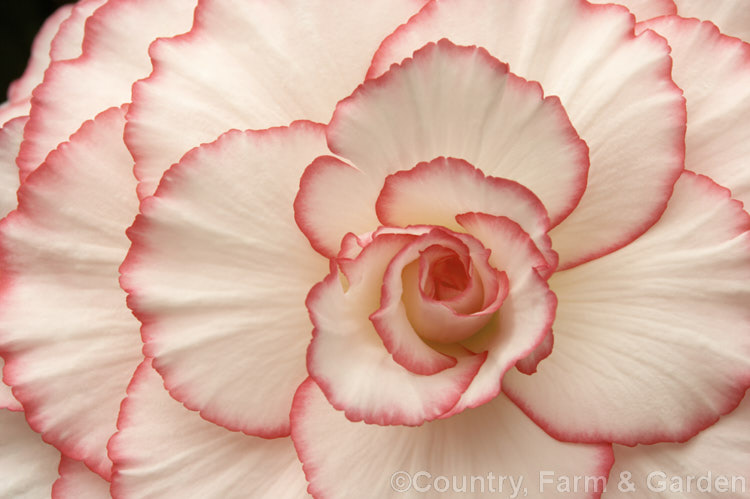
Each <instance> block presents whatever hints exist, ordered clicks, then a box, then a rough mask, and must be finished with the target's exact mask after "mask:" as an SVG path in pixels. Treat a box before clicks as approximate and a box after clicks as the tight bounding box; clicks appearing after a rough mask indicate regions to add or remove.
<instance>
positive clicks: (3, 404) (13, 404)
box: [0, 357, 23, 411]
mask: <svg viewBox="0 0 750 499" xmlns="http://www.w3.org/2000/svg"><path fill="white" fill-rule="evenodd" d="M4 366H5V361H4V360H3V359H2V357H0V374H2V369H3V367H4ZM0 409H8V410H11V411H23V407H21V403H20V402H18V400H16V398H15V397H14V396H13V392H11V389H10V387H9V386H8V385H6V384H5V383H3V382H2V376H0Z"/></svg>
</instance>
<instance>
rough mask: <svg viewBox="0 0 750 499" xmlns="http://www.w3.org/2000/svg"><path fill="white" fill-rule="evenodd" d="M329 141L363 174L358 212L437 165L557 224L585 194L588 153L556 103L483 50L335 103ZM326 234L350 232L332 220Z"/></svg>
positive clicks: (446, 45) (434, 47)
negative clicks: (512, 191) (531, 205)
mask: <svg viewBox="0 0 750 499" xmlns="http://www.w3.org/2000/svg"><path fill="white" fill-rule="evenodd" d="M327 136H328V144H329V147H330V148H331V150H332V151H333V152H335V153H336V154H338V155H340V156H343V157H345V158H346V159H347V160H349V161H350V162H351V164H352V165H354V166H355V167H356V168H357V169H358V170H359V171H360V172H361V173H362V175H360V176H359V177H358V178H356V179H351V180H350V182H351V181H354V180H356V181H358V182H357V185H356V187H357V189H356V190H357V192H358V194H359V202H358V203H357V205H355V207H353V208H352V209H355V210H358V211H360V210H365V209H373V208H374V206H375V201H376V199H377V196H378V194H379V192H380V188H381V187H382V185H383V180H384V179H385V177H386V176H388V175H390V174H393V173H396V172H397V171H399V170H409V169H411V168H412V167H414V166H415V165H417V164H418V163H421V162H426V161H431V160H433V159H435V158H436V157H439V156H448V157H453V158H457V159H463V160H466V161H468V162H469V163H471V164H472V165H473V166H474V167H476V168H478V169H479V170H481V171H482V172H484V173H485V174H487V175H493V176H496V177H502V178H506V179H510V180H513V181H517V182H519V183H520V184H522V185H524V186H525V187H526V188H528V189H529V190H530V191H532V192H533V193H534V194H535V195H536V196H537V197H539V199H540V200H541V201H542V203H543V204H544V206H545V207H546V209H547V211H548V212H549V216H550V218H551V219H552V223H553V224H555V223H558V222H560V220H562V219H563V218H565V217H566V216H567V215H568V214H569V213H570V212H571V210H573V208H574V207H575V206H576V204H577V203H578V200H579V199H580V197H581V195H582V194H583V191H584V189H585V187H586V174H587V170H588V149H587V147H586V144H585V143H584V142H583V141H581V140H580V139H579V137H578V135H577V134H576V132H575V130H574V129H573V127H572V126H571V125H570V122H569V121H568V118H567V115H566V114H565V111H564V110H563V108H562V106H561V105H560V102H559V100H558V99H557V98H556V97H547V98H544V96H543V93H542V90H541V88H540V87H539V85H538V84H536V83H532V82H527V81H525V80H523V79H521V78H518V77H516V76H514V75H512V74H510V73H509V72H508V67H507V65H505V64H502V63H501V62H499V61H498V60H497V59H494V58H493V57H491V56H490V55H489V54H487V52H486V51H484V50H483V49H480V48H476V47H458V46H456V45H453V44H452V43H451V42H449V41H448V40H442V41H440V42H439V43H437V44H429V45H427V46H426V47H424V48H422V49H420V50H418V51H417V52H416V53H415V54H414V56H413V58H412V59H408V60H406V61H404V62H403V63H401V65H399V66H394V67H392V68H391V69H390V70H389V71H388V72H387V73H386V74H385V75H383V76H382V77H380V78H377V79H374V80H369V81H366V82H365V83H364V84H363V85H362V86H360V87H359V88H358V89H357V90H356V91H355V92H354V93H353V94H352V95H351V96H350V97H348V98H346V99H344V100H343V101H341V102H340V103H339V104H338V106H337V108H336V112H335V113H334V115H333V118H332V120H331V123H330V125H329V127H328V130H327ZM429 194H430V193H426V195H429ZM434 194H437V193H434ZM337 195H338V196H340V195H341V194H336V193H333V192H332V193H330V194H329V196H337ZM437 202H438V201H436V200H434V201H433V202H432V203H431V206H430V207H432V206H434V205H435V204H437ZM360 206H362V208H360ZM487 208H490V207H489V206H488V207H487ZM502 214H504V213H502ZM453 223H455V222H453ZM328 225H329V229H328V230H329V231H331V230H334V229H338V230H339V231H342V232H343V233H345V232H346V231H348V230H354V229H353V228H348V229H347V228H346V227H339V224H338V222H337V221H336V220H331V221H330V222H329V223H328ZM303 229H304V227H303ZM343 233H342V234H341V235H342V236H343ZM338 239H339V240H340V237H339V238H338ZM337 242H338V241H337Z"/></svg>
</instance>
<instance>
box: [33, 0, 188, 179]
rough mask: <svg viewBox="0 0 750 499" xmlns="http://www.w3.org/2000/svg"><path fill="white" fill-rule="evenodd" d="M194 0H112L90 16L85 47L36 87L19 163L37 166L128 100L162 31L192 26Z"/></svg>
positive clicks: (169, 32) (172, 32)
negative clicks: (89, 122) (89, 123)
mask: <svg viewBox="0 0 750 499" xmlns="http://www.w3.org/2000/svg"><path fill="white" fill-rule="evenodd" d="M194 7H195V3H194V1H193V0H136V1H132V0H111V1H109V2H107V4H106V5H105V6H104V7H102V8H100V9H98V10H97V11H96V12H95V13H94V15H92V16H91V18H89V19H88V21H87V22H86V34H85V37H84V40H83V53H82V55H81V56H80V57H78V58H77V59H73V60H69V61H56V62H54V63H53V64H51V65H50V67H49V69H48V70H47V72H46V73H45V75H44V81H43V83H42V84H41V85H40V86H39V87H37V88H36V90H35V91H34V97H33V99H32V109H31V113H30V115H29V116H30V119H29V123H28V124H27V126H26V130H25V132H24V143H23V144H22V146H21V154H20V155H19V157H18V165H19V166H20V167H21V169H22V171H23V172H24V174H26V173H28V172H29V171H31V170H33V169H34V168H36V167H37V166H38V165H39V164H40V163H41V162H42V161H43V160H44V158H45V157H46V156H47V154H48V153H49V152H50V151H51V150H53V149H54V148H55V147H57V144H59V143H60V142H64V141H66V140H67V139H68V137H69V136H70V134H72V133H73V132H75V131H76V130H77V129H78V127H79V126H80V124H81V123H82V122H83V121H85V120H87V119H90V118H92V117H94V116H95V115H96V114H98V113H99V112H101V111H103V110H104V109H107V108H109V107H111V106H120V105H122V104H123V103H127V102H130V94H131V86H132V85H133V82H134V81H135V80H137V79H139V78H143V77H145V76H147V75H148V72H149V70H150V64H149V59H148V54H147V51H146V49H147V48H148V46H149V44H150V43H151V42H152V41H153V40H154V39H155V38H156V37H159V36H172V35H175V34H177V33H182V32H184V31H187V30H188V29H189V28H190V22H191V20H192V18H193V8H194Z"/></svg>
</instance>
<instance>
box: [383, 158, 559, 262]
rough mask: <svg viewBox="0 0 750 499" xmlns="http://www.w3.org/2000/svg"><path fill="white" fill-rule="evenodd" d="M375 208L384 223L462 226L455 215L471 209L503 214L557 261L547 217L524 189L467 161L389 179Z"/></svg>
mask: <svg viewBox="0 0 750 499" xmlns="http://www.w3.org/2000/svg"><path fill="white" fill-rule="evenodd" d="M375 210H376V212H377V214H378V218H379V219H380V221H381V222H382V223H383V224H384V225H390V226H401V227H406V226H407V225H416V224H425V225H438V226H442V227H446V228H448V229H451V230H462V229H461V228H460V225H459V224H458V222H456V215H459V214H461V213H468V212H477V213H487V214H489V215H497V216H505V217H508V218H510V219H511V220H513V221H514V222H516V223H517V224H519V225H520V226H521V228H522V229H523V230H524V231H525V232H526V233H528V234H529V236H530V237H531V238H532V240H533V241H534V242H535V243H536V245H537V247H538V248H539V250H540V251H541V252H542V253H544V255H545V259H546V260H547V261H548V262H549V266H550V270H553V269H554V267H555V266H556V265H557V254H556V253H555V252H554V251H553V250H552V248H551V246H550V244H551V243H550V239H549V237H548V236H547V231H548V230H549V228H550V221H549V217H548V216H547V212H546V210H545V207H544V205H543V204H542V203H541V202H540V201H539V198H537V197H536V196H535V195H534V194H533V193H532V192H531V191H530V190H528V189H527V188H526V187H524V186H522V185H520V184H518V183H516V182H513V181H512V180H508V179H504V178H497V177H486V176H485V175H483V174H482V172H481V171H480V170H478V169H476V168H474V167H473V166H472V165H470V164H469V163H467V162H465V161H462V160H457V159H454V158H438V159H436V160H433V161H430V162H429V163H421V164H419V165H417V166H416V167H414V168H412V169H411V170H407V171H400V172H398V173H395V174H393V175H391V176H389V177H387V178H386V180H385V184H384V186H383V189H382V190H381V191H380V195H379V196H378V200H377V203H376V205H375Z"/></svg>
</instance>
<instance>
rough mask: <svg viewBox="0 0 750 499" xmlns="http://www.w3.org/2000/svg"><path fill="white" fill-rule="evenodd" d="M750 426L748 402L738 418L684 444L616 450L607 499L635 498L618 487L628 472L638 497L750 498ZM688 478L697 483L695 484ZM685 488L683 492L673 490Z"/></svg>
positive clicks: (748, 399) (735, 414)
mask: <svg viewBox="0 0 750 499" xmlns="http://www.w3.org/2000/svg"><path fill="white" fill-rule="evenodd" d="M748 421H750V397H745V399H744V400H743V401H742V403H741V404H740V405H739V407H738V408H737V409H735V410H734V411H733V412H732V413H730V414H727V415H726V416H723V417H722V418H721V419H720V420H719V421H718V422H717V423H716V424H714V425H713V426H712V427H710V428H708V429H706V430H704V431H703V432H701V433H699V434H698V435H696V436H695V437H693V438H692V439H690V441H688V442H685V443H683V444H673V443H670V444H656V445H638V446H636V447H622V446H620V445H615V446H614V451H615V466H614V468H612V473H611V474H610V476H611V477H612V481H611V482H610V486H609V487H607V493H606V494H604V496H603V497H604V498H606V499H613V498H620V497H622V498H626V497H630V496H632V495H633V494H632V492H626V488H625V487H623V489H622V490H621V489H619V488H618V487H617V486H616V485H615V484H616V483H617V481H619V480H620V478H621V477H623V475H622V473H625V472H627V473H629V479H630V482H631V483H632V484H633V485H634V486H635V487H636V490H637V491H638V497H643V498H649V499H652V498H653V499H661V498H664V499H668V498H669V499H671V498H674V497H686V498H687V497H694V498H698V497H701V498H708V497H713V498H716V499H719V498H721V497H732V498H737V499H739V498H743V497H744V498H747V497H750V488H749V487H748V484H749V483H750V435H748V432H747V422H748ZM675 477H676V478H677V480H676V481H675ZM688 477H692V483H690V484H689V480H690V478H688ZM700 477H704V478H700ZM721 477H724V478H721ZM699 479H700V480H699ZM675 483H676V485H675ZM680 485H681V490H676V489H672V488H671V487H678V486H680ZM688 487H690V489H688Z"/></svg>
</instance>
